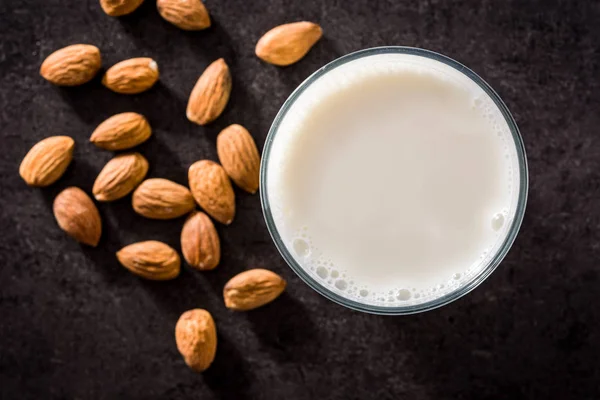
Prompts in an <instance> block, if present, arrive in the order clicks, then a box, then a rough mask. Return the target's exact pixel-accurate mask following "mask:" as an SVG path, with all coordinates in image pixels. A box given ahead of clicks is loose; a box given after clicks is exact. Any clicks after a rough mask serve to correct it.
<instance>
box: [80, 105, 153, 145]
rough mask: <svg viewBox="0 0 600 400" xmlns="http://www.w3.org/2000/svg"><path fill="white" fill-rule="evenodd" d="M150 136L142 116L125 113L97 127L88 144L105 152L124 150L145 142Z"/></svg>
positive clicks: (148, 127) (148, 128) (149, 130)
mask: <svg viewBox="0 0 600 400" xmlns="http://www.w3.org/2000/svg"><path fill="white" fill-rule="evenodd" d="M150 135H152V129H151V128H150V124H149V123H148V121H147V120H146V118H144V116H143V115H140V114H137V113H134V112H126V113H121V114H116V115H113V116H112V117H110V118H108V119H107V120H105V121H104V122H102V123H101V124H100V125H98V127H97V128H96V130H94V133H92V136H91V137H90V142H92V143H94V144H95V145H96V146H98V147H100V148H102V149H106V150H125V149H129V148H132V147H135V146H137V145H138V144H140V143H143V142H145V141H146V140H148V138H149V137H150Z"/></svg>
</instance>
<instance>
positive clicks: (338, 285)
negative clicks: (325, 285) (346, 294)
mask: <svg viewBox="0 0 600 400" xmlns="http://www.w3.org/2000/svg"><path fill="white" fill-rule="evenodd" d="M335 287H336V288H338V289H340V290H346V288H347V287H348V283H347V282H346V281H345V280H343V279H339V280H337V281H335Z"/></svg>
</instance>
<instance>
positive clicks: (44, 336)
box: [0, 0, 600, 400]
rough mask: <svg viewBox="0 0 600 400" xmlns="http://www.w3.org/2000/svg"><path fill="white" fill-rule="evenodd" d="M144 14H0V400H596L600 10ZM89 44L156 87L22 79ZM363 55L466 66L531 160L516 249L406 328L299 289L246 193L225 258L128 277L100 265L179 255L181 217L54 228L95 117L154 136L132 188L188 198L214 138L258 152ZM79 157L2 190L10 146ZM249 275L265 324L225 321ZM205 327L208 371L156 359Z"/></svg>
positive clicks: (520, 4)
mask: <svg viewBox="0 0 600 400" xmlns="http://www.w3.org/2000/svg"><path fill="white" fill-rule="evenodd" d="M153 3H154V2H153V1H152V0H146V2H145V4H144V5H143V6H142V7H141V8H140V9H138V10H137V11H136V12H135V13H134V14H132V15H130V16H127V17H124V18H120V19H113V18H110V17H108V16H106V15H104V14H103V13H102V11H101V10H100V7H99V5H98V2H97V1H96V0H86V1H84V0H69V1H67V0H20V1H16V0H3V1H0V37H1V41H0V135H1V143H2V156H1V157H0V178H1V179H0V182H1V183H0V194H1V195H0V228H1V229H0V232H1V233H0V235H1V236H0V285H1V286H0V397H1V398H3V399H4V398H6V399H29V398H35V399H40V398H44V399H55V398H56V399H63V398H64V399H121V398H130V399H159V398H161V399H163V398H170V399H178V398H202V399H217V398H231V399H246V398H249V399H282V398H286V399H287V398H293V399H317V398H322V399H355V398H356V399H371V398H372V399H382V398H405V399H446V398H447V399H472V398H477V399H496V398H498V399H512V400H516V399H525V398H527V399H547V398H557V399H567V398H572V399H598V398H599V396H600V365H599V364H598V359H599V358H600V287H599V286H600V273H599V268H600V265H599V262H600V233H599V231H600V229H599V228H600V205H599V204H598V202H599V200H600V137H599V132H598V127H599V126H600V96H599V91H600V87H599V75H600V65H599V64H600V54H599V50H598V46H599V43H600V24H599V22H598V21H600V4H599V2H598V1H586V0H580V1H575V0H564V1H557V0H535V1H534V0H531V1H522V0H518V1H517V0H463V1H442V0H420V1H413V0H410V1H409V0H402V1H374V0H360V1H356V0H353V1H312V0H303V1H289V0H270V1H246V0H238V1H232V0H227V1H218V0H207V1H206V4H207V7H208V9H209V10H210V12H211V16H212V19H213V27H212V28H210V29H209V30H207V31H204V32H197V33H188V32H183V31H180V30H178V29H177V28H175V27H174V26H172V25H170V24H168V23H166V22H165V21H163V20H161V18H160V17H159V15H158V13H157V12H156V10H155V6H154V4H153ZM302 19H306V20H311V21H315V22H319V23H320V24H321V25H322V26H323V29H324V32H325V36H324V38H323V39H322V40H321V41H320V42H319V43H318V44H317V45H316V47H315V48H314V49H313V50H312V51H311V52H310V53H309V54H308V56H307V57H306V58H305V59H304V60H302V61H301V62H299V63H298V64H296V65H294V66H291V67H289V68H283V69H282V68H276V67H273V66H269V65H265V64H263V63H262V62H260V61H259V60H258V59H257V58H255V57H254V55H253V49H254V44H255V42H256V41H257V40H258V38H259V37H260V36H261V35H262V33H264V32H265V31H267V30H268V29H269V28H271V27H272V26H274V25H277V24H280V23H284V22H290V21H295V20H302ZM77 42H83V43H92V44H95V45H97V46H98V47H99V48H100V49H101V50H102V54H103V58H104V66H105V67H106V66H110V65H112V64H114V63H115V62H117V61H120V60H123V59H125V58H130V57H134V56H149V57H153V58H154V59H155V60H156V61H157V62H158V64H159V66H160V70H161V81H160V83H159V84H158V85H156V86H155V87H154V88H153V89H152V90H150V91H149V92H147V93H144V94H141V95H136V96H124V95H117V94H114V93H111V92H109V91H108V90H107V89H105V88H103V87H102V86H101V85H100V83H99V79H96V80H95V81H93V82H92V83H90V84H87V85H85V86H83V87H79V88H73V89H61V88H56V87H53V86H52V85H50V84H48V83H47V82H45V81H43V80H42V79H41V78H40V77H39V75H38V68H39V66H40V64H41V62H42V60H43V59H44V58H45V57H46V56H47V55H48V54H50V53H51V52H52V51H54V50H55V49H57V48H60V47H63V46H65V45H68V44H72V43H77ZM379 45H407V46H418V47H423V48H426V49H430V50H434V51H438V52H441V53H444V54H447V55H449V56H450V57H452V58H454V59H456V60H458V61H460V62H462V63H464V64H466V65H467V66H470V67H471V68H472V69H474V70H475V71H476V72H477V73H478V74H480V75H481V76H482V77H483V78H484V79H485V80H487V81H488V82H489V83H490V84H491V85H492V87H494V88H495V89H496V90H497V91H498V92H499V93H500V95H501V96H502V98H503V99H504V100H505V102H506V103H507V104H508V106H509V108H510V109H511V110H512V112H513V114H514V117H515V119H516V120H517V123H518V124H519V126H520V129H521V132H522V134H523V138H524V141H525V144H526V147H527V150H528V157H529V162H530V175H531V188H530V197H529V204H528V210H527V214H526V216H525V221H524V224H523V227H522V229H521V234H520V236H519V237H518V238H517V241H516V243H515V245H514V247H513V250H512V251H511V252H510V254H509V255H508V257H507V259H506V261H504V263H503V264H502V266H501V267H500V268H499V269H498V270H497V271H496V272H495V273H494V274H493V275H492V276H491V277H490V278H489V279H488V280H487V281H486V282H485V283H484V284H483V285H481V287H479V288H478V289H477V290H475V291H474V292H473V293H472V294H470V295H469V296H467V297H466V298H463V299H461V300H459V301H457V302H455V303H453V304H451V305H448V306H446V307H443V308H442V309H438V310H435V311H432V312H428V313H425V314H422V315H416V316H410V317H397V318H393V317H380V316H373V315H366V314H361V313H357V312H353V311H350V310H347V309H344V308H342V307H340V306H338V305H336V304H333V303H331V302H329V301H327V300H325V299H324V298H321V297H320V296H319V295H317V294H316V293H314V292H312V291H311V290H310V289H309V288H308V287H307V286H306V285H305V284H303V283H302V282H301V281H300V280H299V279H298V278H297V277H296V276H295V275H294V274H293V273H292V271H291V270H290V269H289V268H288V267H287V266H286V265H285V264H284V262H283V261H282V259H281V258H280V257H279V255H278V253H277V251H276V249H275V247H274V245H273V244H272V243H271V240H270V238H269V236H268V232H267V230H266V228H265V225H264V222H263V218H262V215H261V211H260V204H259V197H258V196H257V195H255V196H250V195H247V194H244V193H242V192H241V191H237V192H236V194H237V196H238V197H237V207H238V216H237V218H236V220H235V221H234V223H233V224H232V225H231V226H230V227H226V228H225V227H223V226H219V227H218V230H219V233H220V235H221V239H222V248H223V260H222V263H221V265H220V267H219V268H218V269H217V270H215V271H213V272H210V273H198V272H194V271H191V270H190V269H188V268H187V267H185V268H184V270H183V272H182V274H181V276H180V277H179V278H178V279H176V280H174V281H171V282H163V283H153V282H147V281H143V280H141V279H138V278H136V277H135V276H133V275H131V274H129V273H128V272H127V271H126V270H125V269H123V268H122V267H120V266H119V265H118V264H117V262H116V260H115V257H114V252H115V251H117V250H118V249H119V248H121V247H122V246H124V245H126V244H129V243H132V242H135V241H138V240H144V239H159V240H163V241H165V242H167V243H169V244H171V245H173V246H175V247H177V248H178V246H179V243H178V242H179V232H180V229H181V226H182V222H183V221H182V220H181V219H180V220H174V221H168V222H160V221H148V220H145V219H143V218H142V217H139V216H136V215H135V214H134V213H133V211H132V210H131V207H130V199H129V198H126V199H124V200H122V201H118V202H116V203H113V204H100V205H99V208H100V213H101V215H102V218H103V222H104V234H103V238H102V241H101V243H100V245H99V246H98V248H96V249H90V248H86V247H82V246H79V245H78V244H77V243H75V242H73V241H72V240H70V239H68V238H67V237H66V236H65V234H64V233H63V232H62V231H60V230H59V229H58V227H57V226H56V224H55V222H54V219H53V216H52V212H51V204H52V200H53V198H54V196H55V195H56V193H58V192H59V191H60V190H61V189H62V188H65V187H67V186H69V185H78V186H80V187H82V188H83V189H84V190H86V191H88V192H90V191H91V187H92V183H93V181H94V178H95V176H96V175H97V173H98V172H99V171H100V169H101V168H102V166H103V165H104V164H105V163H106V162H107V161H108V160H109V159H110V158H111V153H109V152H106V151H102V150H99V149H97V148H94V146H92V145H91V144H90V143H89V142H88V141H87V139H88V137H89V135H90V134H91V132H92V130H93V129H94V128H95V126H96V125H97V124H98V123H100V122H101V121H102V120H104V119H105V118H107V117H108V116H110V115H112V114H114V113H118V112H124V111H137V112H141V113H143V114H145V115H146V116H148V118H149V120H150V122H151V125H152V126H153V128H154V136H153V137H152V138H151V140H150V141H148V142H147V143H146V144H144V145H142V146H141V147H140V151H141V152H142V153H143V154H144V155H145V156H146V157H147V158H148V159H149V161H150V165H151V169H150V173H149V176H151V177H164V178H168V179H172V180H174V181H176V182H179V183H186V182H187V178H186V171H187V167H188V166H189V165H190V164H191V163H192V162H194V161H196V160H198V159H202V158H211V159H216V152H215V146H214V142H215V136H216V134H217V133H218V132H219V131H220V129H222V128H223V127H225V126H227V125H228V124H230V123H241V124H243V125H245V126H246V127H247V128H248V129H249V130H250V132H252V134H253V135H254V137H255V138H256V141H257V143H258V145H259V146H261V147H262V145H263V143H264V140H265V136H266V133H267V130H268V128H269V126H270V123H271V121H272V120H273V118H274V116H275V114H276V112H277V110H278V108H279V107H280V106H281V104H282V103H283V101H284V100H285V98H286V97H287V96H288V95H289V94H290V92H291V91H292V90H293V88H295V87H296V86H297V85H298V84H299V83H300V82H301V81H302V80H303V79H304V78H306V77H307V76H308V75H309V74H310V73H311V72H313V71H314V70H315V69H317V68H318V67H320V66H321V65H323V64H325V63H327V62H329V61H331V60H333V59H335V58H337V57H339V56H341V55H343V54H346V53H349V52H352V51H355V50H359V49H363V48H367V47H372V46H379ZM218 57H225V59H226V60H227V62H228V63H229V65H230V67H231V69H232V73H233V80H234V82H233V87H234V88H233V93H232V99H231V101H230V103H229V105H228V107H227V109H226V111H225V113H224V114H223V115H222V116H221V117H220V118H219V119H218V120H217V121H216V122H215V123H214V124H213V125H210V126H208V127H206V128H202V127H199V126H195V125H193V124H191V123H189V122H188V121H187V120H186V118H185V105H186V101H187V96H188V94H189V92H190V90H191V88H192V86H193V84H194V82H195V80H196V79H197V77H198V76H199V74H200V73H201V72H202V71H203V69H204V68H205V67H206V66H207V65H208V64H209V63H210V62H211V61H213V60H215V59H216V58H218ZM58 134H61V135H69V136H72V137H74V138H75V139H76V142H77V145H76V149H75V160H74V162H73V164H72V165H71V166H70V167H69V169H68V171H67V173H66V175H65V176H64V177H63V178H62V179H61V180H60V181H59V182H58V183H57V184H55V185H54V186H52V187H50V188H47V189H31V188H28V187H26V185H25V184H24V183H23V182H22V181H21V180H20V178H19V177H18V173H17V171H18V165H19V163H20V161H21V159H22V157H23V156H24V155H25V153H26V152H27V150H28V149H29V148H30V147H31V146H32V145H33V144H34V143H36V142H37V141H38V140H40V139H42V138H44V137H46V136H49V135H58ZM249 267H266V268H270V269H273V270H275V271H277V272H278V273H280V274H282V275H283V276H284V277H285V278H286V279H287V280H288V281H289V290H288V291H287V293H286V294H285V295H284V296H283V297H282V298H280V299H279V300H277V301H276V302H274V303H272V304H271V305H269V306H267V307H264V308H263V309H259V310H256V311H254V312H250V313H238V314H236V313H232V312H229V311H228V310H226V309H225V308H224V306H223V305H222V299H221V290H222V287H223V285H224V283H225V282H226V281H227V280H228V279H229V278H230V277H231V276H232V275H234V274H235V273H237V272H240V271H242V270H244V269H246V268H249ZM195 307H203V308H207V309H208V310H210V311H211V312H212V313H213V315H214V317H215V320H216V323H217V326H218V330H219V348H218V353H217V358H216V360H215V362H214V364H213V366H212V367H211V368H210V369H209V370H208V371H207V372H206V373H204V374H195V373H193V372H192V371H190V370H189V369H188V368H187V367H186V366H185V365H184V363H183V361H182V359H181V357H180V356H179V354H178V352H177V349H176V347H175V342H174V338H173V330H174V326H175V322H176V321H177V318H178V317H179V315H180V313H182V312H183V311H185V310H187V309H190V308H195Z"/></svg>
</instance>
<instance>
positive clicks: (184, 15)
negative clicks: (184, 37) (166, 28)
mask: <svg viewBox="0 0 600 400" xmlns="http://www.w3.org/2000/svg"><path fill="white" fill-rule="evenodd" d="M156 7H157V8H158V12H159V14H160V15H161V16H162V17H163V18H164V19H165V20H167V21H169V22H170V23H172V24H173V25H175V26H177V27H178V28H181V29H184V30H186V31H198V30H201V29H206V28H208V27H209V26H210V17H209V16H208V11H207V10H206V7H205V6H204V4H203V3H202V1H201V0H157V1H156Z"/></svg>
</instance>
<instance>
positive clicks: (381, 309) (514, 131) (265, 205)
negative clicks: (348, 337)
mask: <svg viewBox="0 0 600 400" xmlns="http://www.w3.org/2000/svg"><path fill="white" fill-rule="evenodd" d="M378 54H409V55H416V56H421V57H426V58H430V59H433V60H436V61H439V62H442V63H444V64H446V65H448V66H450V67H452V68H454V69H455V70H457V71H458V72H461V73H462V74H463V75H465V76H466V77H468V78H469V79H471V80H472V81H473V82H475V83H476V84H477V85H478V86H479V87H480V88H481V89H482V90H483V91H484V92H485V93H486V94H487V95H488V96H489V97H490V98H491V99H492V100H493V102H494V104H495V105H496V107H498V109H499V110H500V112H501V113H502V116H503V117H504V119H505V121H506V123H507V125H508V127H509V129H510V133H511V136H512V138H513V140H514V143H515V148H516V153H517V161H518V165H519V178H520V182H519V195H518V198H517V205H516V210H515V216H514V218H513V220H512V223H511V226H510V227H509V229H508V233H507V235H506V237H505V239H504V241H503V242H502V244H501V245H500V246H499V247H498V249H497V251H496V253H495V254H494V256H493V257H491V258H490V260H489V262H488V263H487V265H485V266H484V267H482V268H481V270H480V271H479V272H478V273H477V274H475V275H473V276H472V277H471V279H470V280H469V281H467V282H465V283H464V284H463V285H461V286H460V287H458V288H456V289H455V290H453V291H451V292H449V293H446V294H444V295H443V296H440V297H437V298H435V299H432V300H430V301H427V302H423V303H420V304H413V305H406V306H391V307H386V306H380V305H373V304H365V303H361V302H358V301H355V300H351V299H347V298H345V297H342V296H340V295H338V294H337V293H335V292H333V291H331V290H330V289H328V288H327V287H325V286H324V285H322V284H320V283H319V282H318V281H316V280H315V279H314V278H313V277H311V276H310V275H309V273H308V272H307V271H305V270H304V268H302V267H301V266H300V265H299V263H298V262H297V261H296V259H295V258H294V256H293V255H292V254H291V252H290V250H289V249H288V248H287V246H286V245H285V244H284V243H283V241H282V239H281V236H280V235H279V231H278V229H277V226H276V225H275V221H274V219H273V215H272V212H271V206H270V204H269V198H268V197H269V196H268V193H267V170H268V164H269V159H270V157H269V155H270V152H271V148H272V143H273V140H274V138H275V136H276V135H277V131H278V129H279V126H280V124H281V122H282V120H283V119H284V118H285V116H286V114H287V112H288V111H289V109H290V107H291V106H292V105H293V104H294V102H295V101H296V100H297V99H298V97H299V96H300V95H301V94H302V93H303V92H304V91H305V90H306V89H307V88H308V87H309V86H310V85H311V84H312V83H313V82H315V81H316V80H317V79H318V78H320V77H321V76H323V75H324V74H326V73H327V72H329V71H331V70H333V69H335V68H337V67H339V66H341V65H344V64H346V63H348V62H350V61H354V60H356V59H359V58H363V57H369V56H373V55H378ZM528 188H529V177H528V167H527V157H526V153H525V146H524V144H523V139H522V137H521V134H520V132H519V128H518V127H517V124H516V122H515V120H514V118H513V116H512V115H511V113H510V111H509V110H508V107H507V106H506V104H504V102H503V101H502V99H501V98H500V96H499V95H498V94H497V93H496V92H495V91H494V89H492V88H491V86H490V85H488V84H487V82H485V81H484V80H483V79H482V78H481V77H479V75H477V74H476V73H475V72H473V71H472V70H471V69H469V68H467V67H466V66H464V65H462V64H461V63H459V62H458V61H455V60H453V59H451V58H449V57H447V56H445V55H442V54H439V53H436V52H433V51H430V50H425V49H420V48H416V47H404V46H385V47H373V48H369V49H364V50H359V51H356V52H354V53H350V54H347V55H345V56H342V57H340V58H337V59H335V60H333V61H331V62H330V63H328V64H326V65H325V66H323V67H321V68H319V69H318V70H317V71H315V72H314V73H313V74H311V75H310V76H309V77H308V78H306V79H305V80H304V81H303V82H302V83H301V84H300V85H299V86H298V87H297V88H296V89H295V90H294V91H293V92H292V94H290V96H289V97H288V98H287V100H286V101H285V102H284V103H283V105H282V106H281V108H280V110H279V112H278V113H277V116H276V117H275V119H274V120H273V123H272V125H271V128H270V129H269V133H268V134H267V139H266V141H265V145H264V148H263V153H262V159H261V164H260V200H261V206H262V211H263V215H264V218H265V221H266V224H267V229H268V231H269V234H270V235H271V238H272V239H273V242H274V243H275V247H276V248H277V250H278V251H279V253H280V254H281V256H282V257H283V259H284V260H285V261H286V263H287V264H288V265H289V266H290V268H291V269H292V271H294V272H295V273H296V274H297V275H298V276H299V277H300V279H302V280H303V281H304V282H305V283H306V284H307V285H308V286H309V287H311V288H312V289H313V290H314V291H316V292H317V293H319V294H321V295H322V296H324V297H326V298H327V299H329V300H331V301H333V302H335V303H338V304H340V305H342V306H344V307H347V308H350V309H353V310H356V311H361V312H366V313H370V314H379V315H408V314H415V313H420V312H425V311H429V310H433V309H435V308H438V307H441V306H443V305H446V304H448V303H451V302H453V301H455V300H457V299H459V298H461V297H463V296H464V295H466V294H467V293H469V292H471V291H472V290H473V289H475V288H476V287H477V286H479V285H480V284H481V283H482V282H483V281H484V280H485V279H486V278H487V277H488V276H490V275H491V274H492V272H494V270H495V269H496V268H497V267H498V265H499V264H500V263H501V262H502V260H503V259H504V257H505V256H506V254H507V253H508V251H509V250H510V248H511V246H512V244H513V243H514V241H515V239H516V237H517V234H518V232H519V228H520V227H521V223H522V222H523V217H524V215H525V207H526V203H527V191H528Z"/></svg>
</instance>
